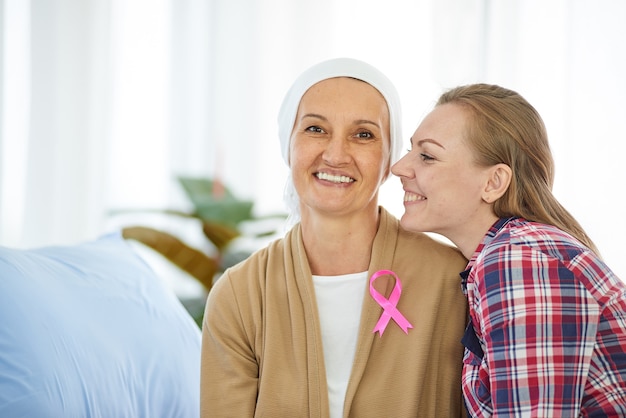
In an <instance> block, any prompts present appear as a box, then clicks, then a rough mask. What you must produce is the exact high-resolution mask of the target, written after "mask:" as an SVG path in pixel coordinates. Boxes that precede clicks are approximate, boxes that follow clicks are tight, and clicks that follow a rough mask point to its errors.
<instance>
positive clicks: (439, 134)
mask: <svg viewBox="0 0 626 418" xmlns="http://www.w3.org/2000/svg"><path fill="white" fill-rule="evenodd" d="M469 116H470V115H469V111H468V110H467V109H465V108H464V107H463V106H461V105H458V104H453V103H447V104H444V105H439V106H437V107H435V108H434V109H433V110H432V111H431V112H430V113H429V114H428V115H426V117H425V118H424V120H422V123H420V125H419V126H418V128H417V130H416V131H415V134H414V136H413V138H412V141H413V143H414V144H415V143H417V142H419V141H421V140H424V139H433V140H436V141H437V142H450V141H461V140H463V139H464V137H465V133H466V131H467V127H468V122H469Z"/></svg>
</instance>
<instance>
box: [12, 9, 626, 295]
mask: <svg viewBox="0 0 626 418" xmlns="http://www.w3.org/2000/svg"><path fill="white" fill-rule="evenodd" d="M625 21H626V2H624V1H623V0H549V1H546V0H411V1H409V0H388V1H385V2H382V1H380V0H358V1H356V0H316V1H314V2H313V1H294V0H256V1H255V0H0V245H3V246H11V247H20V248H27V247H36V246H43V245H62V244H72V243H77V242H80V241H84V240H88V239H93V238H95V237H97V236H99V235H101V234H104V233H107V232H111V231H114V230H117V229H119V228H121V227H124V226H128V225H137V224H139V225H152V226H158V227H159V228H161V229H164V230H167V231H169V232H171V233H173V234H176V235H177V236H179V237H181V239H183V240H185V242H187V243H189V244H190V245H193V246H197V247H198V248H200V249H202V250H203V251H205V250H206V251H211V248H210V246H207V245H206V242H205V241H203V239H204V237H202V234H201V231H200V230H199V229H198V228H197V225H190V224H189V222H188V221H190V220H189V219H188V220H185V221H184V222H183V221H182V220H181V219H176V220H172V219H171V217H170V218H167V217H164V216H161V215H162V214H159V213H158V212H159V211H162V210H166V209H174V210H180V211H191V210H193V202H192V201H190V199H189V196H188V194H186V193H185V190H184V189H183V188H182V187H181V184H180V181H178V177H179V176H187V177H197V178H210V179H217V180H219V181H220V182H221V183H222V184H224V185H226V186H227V187H228V189H229V190H230V191H231V192H232V193H233V194H234V195H235V196H236V197H238V198H240V199H243V200H247V201H250V202H253V207H252V211H253V214H254V215H255V216H257V215H258V216H265V215H267V214H275V213H281V212H283V211H284V210H285V208H284V205H283V201H282V193H283V187H284V183H285V179H286V174H287V168H286V167H285V165H284V163H283V161H282V159H281V157H280V150H279V144H278V139H277V125H276V116H277V113H278V108H279V105H280V102H281V100H282V97H283V95H284V94H285V92H286V90H287V89H288V87H289V86H290V84H291V82H292V81H293V80H294V79H295V77H296V76H297V75H298V74H299V73H300V72H301V71H303V70H304V69H306V68H307V67H309V66H310V65H312V64H314V63H316V62H318V61H321V60H324V59H328V58H333V57H338V56H349V57H354V58H359V59H362V60H365V61H368V62H370V63H371V64H373V65H375V66H377V67H378V68H380V69H381V70H382V71H383V72H385V73H386V74H387V75H388V76H389V78H390V79H391V80H392V81H393V82H394V83H395V84H396V86H397V87H398V90H399V92H400V95H401V99H402V105H403V115H404V122H403V127H404V133H405V136H406V146H407V148H408V146H409V137H410V135H411V134H412V133H413V131H414V130H415V128H416V126H417V125H418V123H419V121H420V120H421V118H422V117H423V116H424V115H425V114H426V113H427V112H428V111H429V110H430V109H431V108H432V105H433V103H434V101H435V100H436V98H437V97H438V96H439V94H440V93H441V92H442V91H443V90H444V89H446V88H449V87H453V86H456V85H458V84H464V83H470V82H487V83H495V84H501V85H503V86H505V87H508V88H511V89H514V90H517V91H518V92H520V93H521V94H522V95H523V96H525V97H526V98H527V99H528V100H529V101H530V102H531V103H532V104H533V105H534V106H535V107H536V108H537V109H538V111H539V112H540V113H541V114H542V116H543V117H544V120H545V122H546V125H547V128H548V132H549V136H550V140H551V144H552V148H553V152H554V155H555V159H556V169H557V174H556V184H555V194H556V195H557V197H558V198H559V199H560V200H561V202H562V203H563V204H564V205H565V206H566V208H568V209H569V210H570V211H571V212H572V213H573V214H574V215H575V216H576V217H577V219H578V220H579V221H580V222H581V223H582V225H583V226H584V227H585V228H586V229H587V232H588V233H589V234H590V235H591V237H592V239H594V240H595V242H596V243H597V244H598V246H599V247H600V250H601V252H602V254H603V255H604V258H605V260H606V261H607V262H608V263H609V265H610V266H611V267H612V268H613V269H614V271H615V272H616V273H617V274H618V275H619V276H620V277H621V278H622V280H625V279H626V257H624V255H623V253H624V250H626V245H625V244H624V237H626V222H624V218H625V215H626V209H624V206H623V201H624V196H623V194H624V183H625V180H626V174H625V173H624V157H625V154H626V145H625V142H626V126H625V122H624V121H625V118H626V101H625V99H626V77H625V76H624V75H625V74H626V29H625V28H624V25H623V22H625ZM381 203H382V204H383V205H384V206H386V207H387V208H388V209H389V210H390V211H391V212H392V213H394V214H396V215H398V216H401V214H402V212H403V207H402V191H401V187H400V182H399V180H397V179H396V178H390V180H388V181H387V183H386V184H385V186H384V188H383V191H382V195H381ZM134 211H136V212H134ZM281 233H282V230H281V229H280V227H279V228H277V230H276V234H275V236H277V235H280V234H281ZM272 238H273V237H272V236H268V235H265V236H264V238H262V239H261V238H259V237H256V238H255V239H253V240H248V241H246V242H245V243H244V244H243V245H244V246H245V247H246V250H252V249H254V248H256V247H258V246H260V245H263V244H264V243H265V242H266V241H267V240H268V239H272ZM147 257H149V258H150V259H151V261H150V262H151V263H153V264H154V265H155V266H156V268H157V269H159V271H160V272H162V274H163V276H167V280H170V281H171V283H172V285H173V286H174V287H175V289H176V291H177V292H178V293H179V294H182V295H185V294H194V293H198V292H201V291H202V288H201V287H200V286H198V283H196V282H194V281H193V280H188V277H185V275H184V274H181V272H180V271H178V270H176V269H170V268H171V266H169V264H167V263H162V262H161V260H160V259H159V258H158V257H152V255H147ZM168 269H169V270H168Z"/></svg>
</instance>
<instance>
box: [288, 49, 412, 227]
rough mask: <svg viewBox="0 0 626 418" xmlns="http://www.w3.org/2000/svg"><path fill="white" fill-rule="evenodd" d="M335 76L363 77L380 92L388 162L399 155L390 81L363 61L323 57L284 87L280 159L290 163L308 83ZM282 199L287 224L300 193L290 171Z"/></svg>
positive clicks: (397, 112) (296, 214)
mask: <svg viewBox="0 0 626 418" xmlns="http://www.w3.org/2000/svg"><path fill="white" fill-rule="evenodd" d="M335 77H351V78H356V79H358V80H361V81H364V82H366V83H368V84H369V85H371V86H372V87H374V88H375V89H376V90H378V91H379V92H380V94H382V96H383V97H384V99H385V101H386V102H387V108H388V109H389V129H390V140H391V144H390V161H389V165H390V166H391V165H392V164H394V163H395V162H396V161H398V159H399V158H400V153H401V150H402V144H403V141H402V126H401V119H400V118H401V109H400V98H399V96H398V92H397V91H396V88H395V87H394V85H393V83H392V82H391V81H390V80H389V79H388V78H387V77H386V76H385V75H384V74H383V73H381V72H380V71H379V70H378V69H376V68H374V67H373V66H371V65H370V64H367V63H366V62H363V61H359V60H356V59H352V58H335V59H331V60H328V61H323V62H321V63H319V64H316V65H314V66H313V67H310V68H309V69H308V70H306V71H304V72H303V73H302V74H300V76H299V77H298V78H297V79H296V81H295V82H294V83H293V85H292V86H291V88H290V89H289V90H288V91H287V94H286V95H285V98H284V99H283V103H282V105H281V107H280V111H279V113H278V136H279V139H280V146H281V151H282V155H283V159H284V160H285V162H286V163H287V165H288V166H289V165H290V164H289V149H290V141H291V133H292V131H293V125H294V123H295V120H296V114H297V113H298V107H299V106H300V100H301V99H302V96H303V95H304V93H306V92H307V90H308V89H309V88H311V86H313V85H314V84H317V83H319V82H320V81H323V80H326V79H329V78H335ZM284 199H285V203H286V205H287V207H288V208H289V211H290V214H289V222H288V225H293V224H295V223H296V222H298V221H299V220H300V205H299V197H298V194H297V193H296V190H295V187H294V185H293V179H292V178H291V175H289V178H288V179H287V184H286V186H285V195H284Z"/></svg>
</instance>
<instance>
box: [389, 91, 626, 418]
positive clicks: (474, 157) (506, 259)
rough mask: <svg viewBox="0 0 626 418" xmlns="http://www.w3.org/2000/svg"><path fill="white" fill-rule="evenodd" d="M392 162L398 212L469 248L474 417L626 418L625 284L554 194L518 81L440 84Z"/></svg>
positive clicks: (466, 369) (467, 339) (466, 385)
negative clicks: (398, 185) (512, 86)
mask: <svg viewBox="0 0 626 418" xmlns="http://www.w3.org/2000/svg"><path fill="white" fill-rule="evenodd" d="M411 144H412V149H411V151H410V152H409V153H408V154H407V155H406V156H404V157H403V158H402V159H401V160H400V161H399V162H398V163H396V164H395V165H394V166H393V168H392V171H393V173H394V174H396V175H398V176H400V178H401V179H402V183H403V186H404V190H405V196H404V205H405V213H404V215H403V216H402V225H403V226H405V227H406V228H407V229H410V230H414V231H431V232H436V233H440V234H442V235H445V236H446V237H447V238H449V239H450V240H451V241H452V242H454V243H455V244H456V245H457V246H458V248H459V249H460V250H461V251H462V252H463V254H464V255H465V257H466V258H467V259H468V260H470V261H469V264H468V265H467V267H466V270H465V271H464V272H463V273H462V277H463V290H464V292H465V293H466V295H467V300H468V301H469V310H470V317H471V324H470V325H469V326H468V328H467V332H466V333H465V335H464V337H463V343H464V345H465V347H466V348H465V357H464V365H463V394H464V396H465V403H466V405H467V407H468V410H469V413H470V415H471V416H476V417H484V416H493V417H582V416H585V417H592V416H593V417H625V416H626V285H625V284H624V283H623V282H622V281H621V280H620V279H619V278H618V277H617V276H616V275H615V274H614V273H613V272H612V271H611V269H610V268H609V267H608V266H607V265H606V264H605V263H604V262H603V261H602V259H601V257H600V255H599V253H598V252H597V250H596V247H595V245H594V244H593V242H592V241H591V239H590V238H589V237H588V235H587V234H586V233H585V231H584V230H583V228H582V226H581V225H580V224H579V223H578V221H576V219H574V217H573V216H572V215H571V214H570V213H569V212H568V211H567V210H566V209H565V208H564V207H563V206H562V205H561V204H560V203H559V202H558V200H557V199H556V197H555V196H554V195H553V194H552V183H553V180H554V162H553V158H552V153H551V152H550V146H549V143H548V136H547V134H546V129H545V126H544V123H543V121H542V119H541V117H540V115H539V113H538V112H537V111H536V109H535V108H534V107H533V106H531V105H530V103H528V102H527V101H526V100H525V99H524V98H523V97H522V96H521V95H520V94H518V93H517V92H515V91H512V90H509V89H506V88H503V87H500V86H497V85H489V84H471V85H467V86H460V87H457V88H454V89H451V90H449V91H447V92H445V93H444V94H443V95H442V96H441V97H440V98H439V101H438V102H437V105H436V106H435V108H434V110H433V111H432V112H431V113H429V114H428V115H427V116H426V118H425V119H424V120H423V121H422V123H421V124H420V126H419V127H418V128H417V130H416V131H415V133H414V134H413V137H412V138H411Z"/></svg>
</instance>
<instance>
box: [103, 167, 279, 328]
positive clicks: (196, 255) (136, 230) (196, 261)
mask: <svg viewBox="0 0 626 418" xmlns="http://www.w3.org/2000/svg"><path fill="white" fill-rule="evenodd" d="M177 180H178V181H179V183H180V185H181V186H182V188H183V190H184V191H185V194H186V195H187V197H188V198H189V200H190V202H191V203H192V206H193V210H192V211H190V212H185V211H180V210H171V209H164V210H160V209H154V210H142V211H141V212H158V213H161V214H165V215H167V216H175V217H182V218H192V219H196V220H198V221H199V224H200V226H201V228H202V233H203V235H204V236H205V237H206V238H207V239H208V240H209V241H210V243H211V244H212V247H213V248H214V250H215V251H214V252H212V253H211V254H209V253H207V252H205V251H202V250H200V249H198V248H195V247H194V246H192V245H189V244H187V243H185V242H184V241H183V240H182V239H181V238H179V237H177V236H175V235H174V234H172V233H170V232H165V231H163V230H159V229H156V228H153V227H149V226H142V225H138V226H137V225H133V226H125V227H123V228H122V235H123V236H124V238H126V239H132V240H135V241H137V242H140V243H141V244H143V245H145V246H147V247H149V248H151V249H152V250H154V251H156V252H157V253H159V254H160V255H162V256H163V257H165V258H166V259H167V260H169V261H170V262H171V263H173V264H174V265H176V266H178V267H179V268H180V269H182V270H183V271H185V272H186V273H188V274H189V275H190V276H191V277H193V278H195V279H196V280H198V281H199V282H200V283H201V284H202V285H203V287H204V288H205V289H206V291H207V293H208V292H209V291H210V290H211V287H212V286H213V280H214V278H215V276H216V275H217V274H219V273H221V272H222V271H224V270H225V269H226V268H228V267H230V266H231V265H233V264H235V263H236V262H238V261H241V260H242V259H244V258H245V257H247V255H249V254H248V253H244V254H242V253H241V252H231V251H230V249H229V246H230V244H231V243H232V242H233V241H234V240H235V239H236V238H238V237H240V236H242V234H243V233H242V229H241V228H240V226H241V225H242V224H243V223H249V222H257V221H262V220H266V219H269V218H279V219H284V218H285V217H286V215H285V214H273V215H267V216H262V217H260V216H254V215H253V207H254V205H253V202H252V201H249V200H241V199H238V198H237V197H236V196H234V195H233V193H232V192H231V191H230V190H229V189H228V187H226V186H225V185H224V184H222V183H221V182H220V181H217V180H213V179H210V178H194V177H179V178H178V179H177ZM127 212H129V211H128V210H116V211H113V214H120V213H127ZM135 212H136V211H135ZM274 233H276V228H269V229H261V230H260V231H257V232H255V233H254V234H253V235H254V237H256V238H260V237H263V236H269V235H272V234H274ZM248 234H249V233H248ZM188 309H189V308H188ZM190 313H191V314H192V316H194V318H195V319H196V322H198V323H200V322H199V321H201V318H199V317H198V315H200V313H198V312H190Z"/></svg>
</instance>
